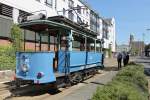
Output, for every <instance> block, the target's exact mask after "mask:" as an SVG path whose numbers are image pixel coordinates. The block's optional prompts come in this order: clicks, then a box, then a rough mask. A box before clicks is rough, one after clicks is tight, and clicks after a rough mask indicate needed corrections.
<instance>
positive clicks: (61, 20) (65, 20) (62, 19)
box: [48, 16, 98, 37]
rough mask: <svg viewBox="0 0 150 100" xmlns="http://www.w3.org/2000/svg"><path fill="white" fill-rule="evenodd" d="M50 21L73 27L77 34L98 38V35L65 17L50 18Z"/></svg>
mask: <svg viewBox="0 0 150 100" xmlns="http://www.w3.org/2000/svg"><path fill="white" fill-rule="evenodd" d="M48 20H51V21H55V22H59V23H63V24H65V25H68V26H71V27H72V28H73V30H75V31H77V32H79V31H80V32H82V33H85V34H86V35H91V36H92V37H96V36H97V34H98V33H96V32H94V31H92V30H90V29H87V28H86V27H84V26H82V25H80V24H78V23H76V22H73V21H71V20H70V19H68V18H66V17H64V16H54V17H49V18H48Z"/></svg>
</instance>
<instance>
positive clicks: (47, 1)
mask: <svg viewBox="0 0 150 100" xmlns="http://www.w3.org/2000/svg"><path fill="white" fill-rule="evenodd" d="M46 5H48V6H50V7H51V8H52V6H53V0H46Z"/></svg>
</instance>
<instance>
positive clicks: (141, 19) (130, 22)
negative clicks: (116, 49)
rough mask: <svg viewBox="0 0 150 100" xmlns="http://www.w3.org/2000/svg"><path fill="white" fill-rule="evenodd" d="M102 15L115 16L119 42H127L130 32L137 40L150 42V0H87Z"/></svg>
mask: <svg viewBox="0 0 150 100" xmlns="http://www.w3.org/2000/svg"><path fill="white" fill-rule="evenodd" d="M86 1H87V2H88V4H89V5H90V6H91V8H93V9H94V10H96V11H97V12H99V14H100V16H102V17H106V18H107V17H108V18H110V17H115V20H116V33H117V36H116V38H117V44H127V43H128V42H129V36H130V34H134V37H135V40H143V33H144V34H145V42H146V43H149V42H150V31H146V29H147V28H149V29H150V0H86Z"/></svg>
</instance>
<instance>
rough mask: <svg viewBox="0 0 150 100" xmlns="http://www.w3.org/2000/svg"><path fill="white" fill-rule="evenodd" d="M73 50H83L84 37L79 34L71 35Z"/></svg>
mask: <svg viewBox="0 0 150 100" xmlns="http://www.w3.org/2000/svg"><path fill="white" fill-rule="evenodd" d="M73 39H74V40H73V50H74V51H84V50H85V43H84V42H85V38H84V37H83V36H80V35H73Z"/></svg>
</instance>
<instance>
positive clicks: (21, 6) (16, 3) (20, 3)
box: [1, 0, 57, 22]
mask: <svg viewBox="0 0 150 100" xmlns="http://www.w3.org/2000/svg"><path fill="white" fill-rule="evenodd" d="M1 2H2V3H3V4H6V5H9V6H11V7H13V8H14V10H13V19H14V22H16V20H17V19H16V18H18V17H17V15H19V14H18V13H19V11H17V10H23V11H26V12H29V13H31V12H35V11H40V10H46V11H47V16H56V15H57V12H56V10H55V9H54V4H53V8H50V7H49V6H47V5H46V4H45V1H44V0H41V2H38V1H36V0H3V1H1ZM43 13H45V12H43Z"/></svg>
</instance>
